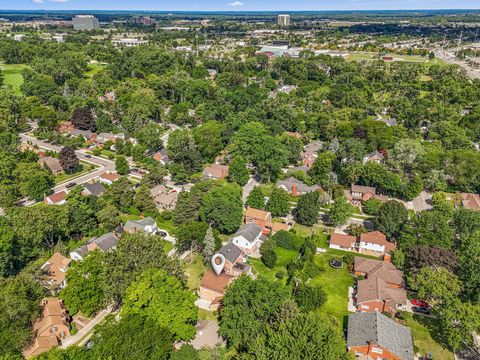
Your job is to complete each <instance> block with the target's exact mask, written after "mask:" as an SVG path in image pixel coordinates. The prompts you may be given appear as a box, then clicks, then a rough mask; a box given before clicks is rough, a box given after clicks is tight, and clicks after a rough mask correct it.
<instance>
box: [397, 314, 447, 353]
mask: <svg viewBox="0 0 480 360" xmlns="http://www.w3.org/2000/svg"><path fill="white" fill-rule="evenodd" d="M402 317H403V318H404V319H405V320H406V324H407V326H408V327H409V328H410V329H411V330H412V336H413V345H414V351H415V352H416V353H417V354H418V355H420V356H424V355H425V354H426V353H430V354H432V355H433V359H442V360H453V359H454V357H453V353H452V352H451V351H450V350H448V349H447V348H446V347H445V346H443V345H442V344H441V343H440V342H439V341H438V340H437V339H435V336H436V334H438V330H437V329H436V324H437V320H436V319H431V318H427V317H425V316H419V315H413V314H410V313H406V312H403V313H402Z"/></svg>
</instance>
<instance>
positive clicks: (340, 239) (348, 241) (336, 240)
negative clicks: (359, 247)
mask: <svg viewBox="0 0 480 360" xmlns="http://www.w3.org/2000/svg"><path fill="white" fill-rule="evenodd" d="M356 242H357V238H356V237H355V236H351V235H344V234H337V233H333V234H332V236H330V244H332V245H338V246H341V247H348V248H353V247H355V243H356Z"/></svg>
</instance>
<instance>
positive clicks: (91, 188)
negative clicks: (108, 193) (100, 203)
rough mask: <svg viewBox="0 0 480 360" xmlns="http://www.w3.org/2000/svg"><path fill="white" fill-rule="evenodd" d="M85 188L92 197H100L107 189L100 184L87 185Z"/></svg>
mask: <svg viewBox="0 0 480 360" xmlns="http://www.w3.org/2000/svg"><path fill="white" fill-rule="evenodd" d="M83 187H84V188H85V189H86V190H88V192H89V193H90V194H91V195H92V196H100V195H102V194H103V193H104V192H105V187H104V186H103V185H102V184H101V183H99V182H95V183H93V184H89V183H86V184H84V185H83Z"/></svg>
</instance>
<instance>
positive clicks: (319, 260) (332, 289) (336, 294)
mask: <svg viewBox="0 0 480 360" xmlns="http://www.w3.org/2000/svg"><path fill="white" fill-rule="evenodd" d="M338 258H339V256H338V255H335V254H331V253H325V254H317V255H315V263H316V264H317V265H318V266H319V267H320V268H322V269H323V270H324V271H323V272H322V273H321V274H320V275H318V276H316V277H315V278H314V279H312V281H311V283H312V284H321V285H322V286H323V288H324V289H325V292H326V293H327V296H328V298H327V303H326V304H325V305H323V306H322V307H321V308H320V311H323V312H326V313H327V314H330V315H333V316H335V317H336V318H337V319H338V320H339V321H340V324H342V323H343V322H344V318H345V316H347V315H348V310H347V306H348V287H349V286H353V282H354V278H353V275H352V274H350V273H349V271H348V268H347V267H346V266H344V267H342V268H341V269H333V268H332V267H331V266H330V265H329V264H328V262H329V261H330V260H331V259H338Z"/></svg>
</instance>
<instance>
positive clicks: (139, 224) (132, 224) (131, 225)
mask: <svg viewBox="0 0 480 360" xmlns="http://www.w3.org/2000/svg"><path fill="white" fill-rule="evenodd" d="M155 224H156V221H155V220H154V219H152V218H151V217H146V218H145V219H142V220H128V221H127V222H126V223H125V226H124V227H123V228H124V229H125V230H130V229H135V230H142V231H145V227H146V226H148V225H155Z"/></svg>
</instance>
